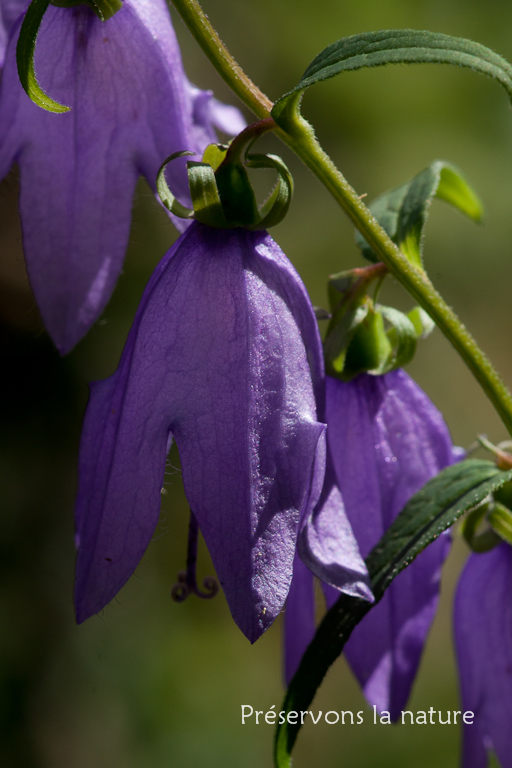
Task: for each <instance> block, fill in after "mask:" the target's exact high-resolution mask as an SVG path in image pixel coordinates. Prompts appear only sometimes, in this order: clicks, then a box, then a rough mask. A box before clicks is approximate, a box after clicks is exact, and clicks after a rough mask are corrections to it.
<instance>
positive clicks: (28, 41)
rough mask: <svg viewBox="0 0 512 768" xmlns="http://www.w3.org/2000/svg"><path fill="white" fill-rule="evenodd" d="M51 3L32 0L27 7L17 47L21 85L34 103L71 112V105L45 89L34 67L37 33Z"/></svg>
mask: <svg viewBox="0 0 512 768" xmlns="http://www.w3.org/2000/svg"><path fill="white" fill-rule="evenodd" d="M49 4H50V2H49V0H32V2H31V3H30V5H29V7H28V8H27V12H26V14H25V18H24V19H23V24H22V25H21V29H20V36H19V39H18V45H17V47H16V62H17V65H18V75H19V78H20V82H21V85H22V86H23V89H24V90H25V92H26V94H27V95H28V96H29V97H30V98H31V99H32V101H33V102H34V104H37V106H38V107H41V108H42V109H46V110H47V111H48V112H57V113H63V112H69V110H70V107H67V106H66V105H65V104H61V103H60V102H59V101H54V99H52V98H51V97H50V96H48V94H47V93H45V92H44V91H43V89H42V88H41V86H40V85H39V82H38V80H37V77H36V72H35V69H34V55H35V51H36V41H37V35H38V32H39V27H40V26H41V22H42V20H43V16H44V14H45V13H46V10H47V8H48V6H49Z"/></svg>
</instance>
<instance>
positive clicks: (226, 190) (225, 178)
mask: <svg viewBox="0 0 512 768" xmlns="http://www.w3.org/2000/svg"><path fill="white" fill-rule="evenodd" d="M215 178H216V181H217V188H218V190H219V196H220V199H221V201H222V209H223V211H224V216H225V218H226V221H228V222H229V224H230V226H233V227H250V226H252V225H253V224H254V223H255V222H256V221H259V218H260V216H259V213H258V206H257V203H256V197H255V194H254V190H253V188H252V185H251V182H250V180H249V174H248V173H247V171H246V169H245V167H244V165H243V164H242V163H241V162H240V161H238V160H236V159H232V158H231V157H230V156H229V153H228V155H226V158H225V159H224V161H223V162H222V163H221V165H220V166H219V167H218V168H217V170H216V171H215Z"/></svg>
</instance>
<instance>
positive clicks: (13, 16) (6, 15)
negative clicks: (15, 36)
mask: <svg viewBox="0 0 512 768" xmlns="http://www.w3.org/2000/svg"><path fill="white" fill-rule="evenodd" d="M29 2H30V0H1V2H0V67H3V65H4V61H5V52H6V49H7V43H8V40H9V35H10V33H11V29H12V28H13V26H14V24H15V23H16V21H17V20H18V19H19V17H20V16H21V14H22V13H24V12H25V10H26V8H27V7H28V4H29Z"/></svg>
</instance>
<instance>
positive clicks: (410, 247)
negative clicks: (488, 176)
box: [356, 160, 483, 269]
mask: <svg viewBox="0 0 512 768" xmlns="http://www.w3.org/2000/svg"><path fill="white" fill-rule="evenodd" d="M434 197H438V198H439V199H441V200H444V201H445V202H448V203H450V204H451V205H453V206H454V207H455V208H458V209H459V210H460V211H461V212H462V213H465V214H466V215H467V216H469V217H470V218H472V219H473V220H474V221H480V220H481V219H482V215H483V208H482V204H481V203H480V200H479V199H478V197H477V195H476V194H475V192H474V191H473V190H472V188H471V187H470V186H469V184H468V183H467V181H466V180H465V179H464V177H463V176H462V174H461V173H460V171H459V170H458V169H457V168H455V167H454V166H453V165H450V164H449V163H446V162H444V161H443V160H436V161H435V162H433V163H431V164H430V165H429V166H428V167H427V168H425V169H424V170H423V171H421V172H420V173H418V174H417V175H416V176H414V177H413V178H412V179H410V181H408V182H406V183H405V184H402V185H401V186H400V187H397V188H396V189H393V190H391V191H390V192H386V193H385V194H383V195H381V196H380V197H378V198H376V200H374V202H373V203H372V204H371V205H370V210H371V212H372V213H373V215H374V216H375V218H376V219H377V221H378V222H379V224H380V225H381V226H382V227H383V228H384V229H385V230H386V232H387V234H388V235H389V236H390V238H391V239H392V240H393V242H394V243H396V245H398V247H399V248H400V250H401V251H402V253H404V254H405V255H406V256H407V257H408V258H409V261H411V262H412V263H413V264H414V265H415V266H416V267H419V268H420V269H422V268H423V236H424V230H425V225H426V223H427V219H428V214H429V210H430V206H431V204H432V200H433V199H434ZM356 243H357V245H358V247H359V248H360V249H361V251H362V253H363V256H364V257H365V258H366V259H368V260H369V261H372V262H376V261H378V257H377V256H376V254H375V253H374V252H373V250H372V249H371V248H370V246H369V245H368V243H367V242H366V240H365V239H364V237H363V236H362V235H361V234H360V233H359V232H357V233H356Z"/></svg>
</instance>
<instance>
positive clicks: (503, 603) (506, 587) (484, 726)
mask: <svg viewBox="0 0 512 768" xmlns="http://www.w3.org/2000/svg"><path fill="white" fill-rule="evenodd" d="M511 586H512V549H511V548H510V545H509V544H506V543H503V544H500V545H499V546H498V547H496V548H495V549H492V550H491V551H490V552H485V553H478V554H471V555H470V557H469V559H468V561H467V563H466V566H465V568H464V571H463V572H462V576H461V577H460V581H459V585H458V587H457V595H456V599H455V616H454V624H455V642H456V648H457V659H458V664H459V676H460V685H461V693H462V709H463V710H464V711H465V712H468V711H471V712H473V713H474V715H475V718H474V722H473V723H472V724H471V725H470V724H466V725H464V742H463V755H462V766H463V768H485V767H486V766H487V764H488V752H490V751H492V752H494V754H495V755H496V757H497V758H498V760H499V763H500V765H502V766H508V765H510V761H511V757H510V756H511V754H512V738H511V731H510V722H511V720H512V605H511V601H510V589H511Z"/></svg>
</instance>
